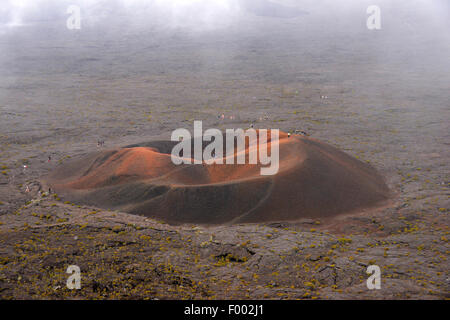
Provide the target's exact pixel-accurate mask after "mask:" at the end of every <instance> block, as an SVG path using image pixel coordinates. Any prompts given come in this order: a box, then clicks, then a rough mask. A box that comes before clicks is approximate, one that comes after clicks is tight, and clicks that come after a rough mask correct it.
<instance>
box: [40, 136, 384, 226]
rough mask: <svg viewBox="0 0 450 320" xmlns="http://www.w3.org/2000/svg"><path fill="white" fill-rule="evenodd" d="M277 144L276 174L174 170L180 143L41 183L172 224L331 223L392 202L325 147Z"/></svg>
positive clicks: (148, 147)
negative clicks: (176, 147) (312, 220)
mask: <svg viewBox="0 0 450 320" xmlns="http://www.w3.org/2000/svg"><path fill="white" fill-rule="evenodd" d="M271 143H272V142H270V141H269V144H271ZM274 143H275V142H274ZM277 143H279V152H280V164H279V165H280V167H279V171H278V173H277V174H276V175H273V176H262V175H260V168H261V165H259V164H258V165H249V164H245V165H218V164H215V165H206V164H200V165H188V164H183V165H179V166H176V165H174V164H173V163H172V161H171V156H170V153H171V150H172V148H173V146H174V145H175V144H176V143H175V142H171V141H156V142H150V143H145V144H141V145H133V146H128V147H125V148H119V149H114V150H107V151H100V152H96V153H93V154H90V155H88V156H86V157H84V158H81V159H78V160H72V161H70V162H67V163H66V164H63V165H61V166H59V167H58V168H57V169H56V170H55V171H54V172H53V173H52V174H51V175H49V176H47V177H46V178H44V184H45V185H47V186H51V187H52V188H53V190H55V191H56V192H57V193H59V194H60V195H61V196H62V197H63V198H64V199H67V200H70V201H73V202H75V203H80V204H87V205H93V206H96V207H100V208H105V209H113V210H119V211H124V212H129V213H133V214H142V215H145V216H148V217H152V218H157V219H161V220H163V221H166V222H168V223H172V224H179V223H195V224H225V223H249V222H273V221H294V220H298V219H300V218H326V217H333V216H336V215H338V214H342V213H349V212H353V211H356V210H360V209H363V208H367V207H372V206H376V205H379V204H382V203H383V202H384V201H385V200H387V199H388V197H389V190H388V188H387V186H386V184H385V183H384V180H383V178H382V177H381V176H380V175H379V174H378V173H377V171H376V170H375V169H373V168H372V167H370V166H369V165H367V164H365V163H363V162H360V161H358V160H356V159H354V158H352V157H350V156H349V155H347V154H345V153H343V152H341V151H339V150H337V149H336V148H334V147H332V146H330V145H328V144H326V143H323V142H320V141H318V140H316V139H312V138H308V137H304V136H300V135H293V136H291V137H290V138H289V137H288V136H287V135H286V134H284V133H280V139H279V141H278V142H277ZM269 147H270V146H269ZM246 151H247V152H248V150H246ZM247 163H248V162H247Z"/></svg>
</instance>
